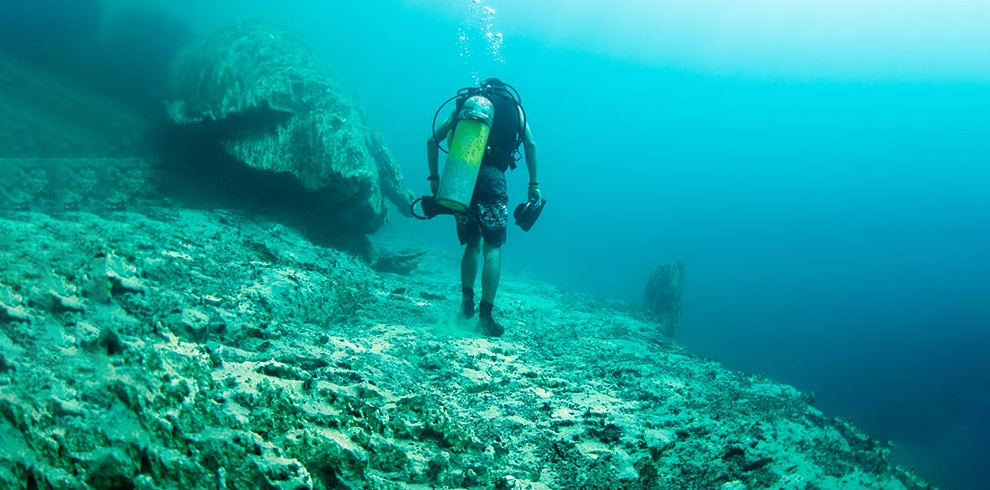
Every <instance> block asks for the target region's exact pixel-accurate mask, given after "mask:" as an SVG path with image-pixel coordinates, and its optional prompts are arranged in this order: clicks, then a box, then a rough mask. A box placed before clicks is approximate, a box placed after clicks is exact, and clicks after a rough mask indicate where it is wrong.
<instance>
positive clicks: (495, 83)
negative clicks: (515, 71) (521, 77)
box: [481, 77, 507, 89]
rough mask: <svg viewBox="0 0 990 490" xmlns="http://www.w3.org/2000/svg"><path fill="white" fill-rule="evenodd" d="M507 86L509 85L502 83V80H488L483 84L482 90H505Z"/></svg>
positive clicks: (492, 78) (493, 78)
mask: <svg viewBox="0 0 990 490" xmlns="http://www.w3.org/2000/svg"><path fill="white" fill-rule="evenodd" d="M506 85H507V84H506V83H505V82H503V81H501V80H499V79H498V78H495V77H491V78H488V79H486V80H485V81H483V82H481V88H495V89H498V88H503V89H504V88H505V86H506Z"/></svg>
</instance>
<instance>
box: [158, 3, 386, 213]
mask: <svg viewBox="0 0 990 490" xmlns="http://www.w3.org/2000/svg"><path fill="white" fill-rule="evenodd" d="M170 92H171V101H170V103H169V104H168V114H169V117H170V119H171V120H172V121H173V122H175V123H177V124H180V125H188V126H191V127H192V128H193V129H194V130H199V131H200V133H201V134H208V135H210V137H215V139H216V141H217V143H218V144H219V145H220V147H221V148H222V151H223V152H224V153H226V155H227V156H229V157H231V158H233V159H234V160H236V161H238V162H241V163H243V164H244V165H247V166H248V167H250V168H252V169H257V170H261V171H264V172H272V173H279V174H286V175H290V176H292V178H293V179H294V181H295V182H296V183H297V184H298V185H299V186H300V188H301V189H302V190H303V191H304V192H306V193H307V194H308V195H307V196H306V197H307V199H306V201H307V204H306V206H307V207H308V208H313V207H316V208H318V209H321V210H322V212H319V214H321V215H323V216H326V217H327V218H328V219H329V220H330V221H332V222H334V224H336V225H340V226H341V227H342V231H345V232H358V233H370V232H373V231H375V230H377V229H378V228H379V227H380V226H381V225H382V224H383V223H384V220H385V204H384V199H385V198H391V199H392V200H393V201H395V202H396V203H397V204H398V205H399V206H400V209H402V208H403V203H404V202H405V201H404V199H405V195H404V193H403V191H402V190H401V188H400V187H399V182H400V181H401V179H402V177H401V175H400V172H399V170H398V167H397V166H396V164H395V160H394V158H393V157H392V156H391V154H390V153H389V152H388V150H387V149H386V148H385V147H384V145H383V144H382V141H381V137H380V136H378V135H377V134H376V133H375V132H374V131H372V130H370V129H369V128H368V127H367V125H366V124H365V122H364V118H363V117H362V114H361V112H360V110H359V108H358V106H357V104H356V103H355V102H354V101H353V100H351V98H350V97H348V96H347V95H346V94H345V93H344V91H343V90H342V88H341V86H340V84H339V83H338V82H337V81H336V80H335V79H334V78H333V76H332V75H331V72H330V70H329V69H328V68H327V67H326V66H324V65H323V64H322V63H320V62H319V61H318V59H317V57H316V56H315V55H314V53H313V51H312V50H311V49H310V47H309V46H307V45H306V44H305V43H304V42H303V41H302V40H300V39H299V38H298V37H297V36H295V35H294V34H293V33H292V32H291V31H290V30H288V29H286V28H283V27H282V26H279V25H277V24H273V23H268V22H264V21H245V22H240V23H236V24H233V25H230V26H228V27H226V28H222V29H220V30H218V31H217V32H215V33H214V34H213V35H212V36H211V37H209V38H208V39H206V40H205V41H203V42H201V43H197V44H195V45H193V46H190V47H189V48H187V49H186V50H184V51H183V52H182V53H181V54H180V55H179V56H178V57H177V58H176V60H175V62H174V63H173V67H172V71H171V76H170Z"/></svg>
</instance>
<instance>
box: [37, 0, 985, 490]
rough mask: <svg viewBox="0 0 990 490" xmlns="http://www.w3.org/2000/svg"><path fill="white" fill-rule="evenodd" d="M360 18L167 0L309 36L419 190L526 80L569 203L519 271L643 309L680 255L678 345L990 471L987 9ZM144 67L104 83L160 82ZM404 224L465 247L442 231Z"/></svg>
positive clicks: (262, 5)
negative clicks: (439, 140)
mask: <svg viewBox="0 0 990 490" xmlns="http://www.w3.org/2000/svg"><path fill="white" fill-rule="evenodd" d="M18 1H24V0H18ZM65 1H66V2H68V0H65ZM48 3H52V4H57V3H58V2H50V1H49V2H48ZM122 3H123V2H118V1H105V2H103V6H104V8H105V9H107V10H112V9H114V8H118V7H119V5H120V4H122ZM276 3H277V4H278V5H277V6H276ZM344 3H345V2H336V1H335V2H318V1H316V0H308V1H302V0H293V1H285V2H274V1H271V2H261V1H248V2H244V1H237V2H235V1H233V0H230V1H220V2H200V1H193V0H184V1H171V2H164V1H163V2H160V4H155V3H153V2H152V3H151V4H152V5H155V6H156V7H158V8H161V9H162V10H165V11H167V12H168V13H170V14H171V15H173V16H174V17H175V18H176V19H179V20H181V21H182V22H184V23H186V24H188V26H189V27H190V28H191V29H192V30H193V31H195V32H199V33H206V32H209V30H210V29H212V28H214V27H216V26H218V25H221V24H223V23H225V22H227V21H229V20H231V19H235V18H239V17H243V16H257V15H265V16H274V17H277V18H280V19H283V20H285V21H287V22H289V23H290V24H292V25H293V26H295V27H296V28H298V29H299V30H300V32H301V33H302V34H303V35H304V36H305V37H306V38H307V39H309V40H310V41H311V42H312V43H313V45H314V46H315V47H316V48H317V49H318V50H319V51H320V52H321V53H322V54H323V55H324V56H325V57H326V59H327V60H328V61H329V62H330V63H331V64H332V66H334V67H335V69H336V70H337V75H338V76H339V77H340V79H341V80H342V81H343V82H344V84H345V85H346V86H348V87H351V88H352V89H353V91H354V93H355V95H357V96H358V97H359V98H360V99H361V100H362V101H363V102H364V105H365V106H366V108H367V112H368V116H369V119H370V120H371V122H372V124H373V125H374V126H376V127H378V128H380V129H381V130H382V132H383V133H384V135H385V137H386V140H387V141H388V144H389V146H390V147H391V149H392V151H393V153H394V154H395V156H396V157H397V159H398V160H399V161H400V162H401V164H402V166H403V169H404V171H405V174H406V177H407V182H408V183H409V185H410V186H412V187H413V188H414V189H415V190H417V192H420V193H426V192H427V191H428V186H427V183H426V180H425V176H426V168H425V148H424V145H425V140H426V138H427V136H428V134H429V124H430V120H431V118H432V116H433V113H434V111H435V110H436V108H437V106H438V105H439V103H440V102H442V101H443V100H445V99H446V98H447V97H449V96H450V95H452V94H453V93H454V91H455V90H456V89H457V88H460V87H463V86H466V85H470V84H472V83H474V82H475V81H477V80H478V79H479V78H486V77H488V76H499V77H501V78H502V79H504V80H506V81H508V82H510V83H512V84H513V85H515V86H516V87H517V88H518V89H519V91H520V92H521V94H522V97H523V102H524V105H525V107H526V110H527V114H528V115H529V122H530V124H531V125H532V127H533V130H534V133H535V136H536V139H537V141H538V144H539V148H540V155H541V169H540V181H541V184H542V187H543V192H544V197H546V198H547V199H548V200H549V201H550V203H549V205H548V207H547V210H546V212H545V213H544V216H543V217H542V218H541V221H540V222H539V223H538V224H537V226H536V227H535V228H534V229H533V231H531V232H529V233H523V232H521V231H520V230H518V229H512V230H510V235H509V242H508V244H507V245H506V249H505V255H504V260H503V263H504V266H505V268H506V273H507V274H512V273H518V272H519V271H524V272H526V273H530V274H533V275H536V276H539V277H542V278H545V279H548V280H550V281H552V282H554V283H557V284H559V285H560V286H561V287H563V288H565V289H569V290H575V291H580V292H586V293H591V294H595V295H600V296H604V297H610V298H616V299H622V300H628V301H638V300H639V299H640V296H641V294H642V291H643V287H644V285H645V282H646V278H647V276H648V275H649V273H650V272H651V271H652V269H653V268H654V267H655V266H656V265H657V264H659V263H660V262H662V261H665V260H668V259H679V260H682V261H684V262H685V264H686V267H687V274H688V276H687V277H688V285H687V289H686V291H685V305H684V318H683V321H682V324H681V325H680V327H679V328H678V339H679V340H680V341H681V342H683V343H684V344H686V345H688V346H689V347H690V348H691V349H693V350H694V351H695V352H698V353H700V354H702V355H706V356H709V357H713V358H716V359H718V360H720V361H722V362H723V363H724V364H726V365H727V366H729V367H731V368H735V369H740V370H743V371H748V372H758V373H764V374H767V375H769V376H771V377H773V378H775V379H779V380H782V381H785V382H788V383H791V384H793V385H795V386H797V387H799V388H800V389H801V390H804V391H811V392H814V393H815V394H816V396H817V400H818V405H819V407H820V408H822V409H823V410H824V411H825V412H826V413H828V414H829V415H833V416H843V417H849V418H852V419H854V420H855V421H856V422H857V423H859V424H860V425H861V426H863V427H864V428H865V429H866V430H867V431H869V432H870V433H872V434H873V435H875V436H876V437H877V438H878V439H881V440H893V441H895V442H896V443H897V447H896V448H895V450H894V453H895V455H896V456H897V457H898V458H899V460H900V461H902V462H904V463H905V464H910V465H913V466H915V467H917V468H918V469H919V471H920V472H921V473H922V475H924V476H926V477H927V478H929V479H931V480H932V481H934V482H935V483H936V484H939V485H940V486H941V487H942V488H945V489H960V490H961V489H968V488H979V487H981V486H982V484H981V483H979V482H982V481H986V480H987V479H988V478H990V470H988V469H987V467H986V465H985V464H984V459H985V443H986V441H987V440H990V439H988V438H990V395H988V394H987V393H986V387H987V386H990V360H988V358H987V356H986V351H987V347H988V346H990V301H987V297H988V294H990V254H988V253H987V250H988V248H990V247H988V246H990V200H988V198H987V195H988V192H987V191H988V187H990V147H988V144H987V141H990V64H988V62H987V60H986V59H981V58H978V56H979V54H980V53H985V52H986V51H987V49H988V48H990V36H988V35H987V34H984V33H983V28H982V27H981V26H985V25H987V24H988V21H990V7H983V6H979V5H976V4H972V3H973V2H969V3H966V2H963V1H962V0H956V1H949V2H945V1H943V2H934V1H931V2H928V3H924V2H919V1H907V2H899V3H896V4H895V3H892V2H871V3H870V4H869V5H860V4H857V3H854V2H844V1H839V2H824V1H818V2H814V3H808V4H806V5H803V6H802V8H801V10H795V9H787V8H784V7H781V6H775V5H772V4H771V3H769V2H764V3H761V4H747V5H743V4H742V3H741V2H737V3H728V2H723V3H721V4H719V6H718V8H717V9H715V8H706V7H701V6H694V5H693V4H684V6H678V5H675V3H674V2H637V1H626V2H588V1H580V2H576V1H572V2H563V1H561V2H554V1H547V2H539V4H540V5H539V6H533V5H531V4H532V3H536V2H525V1H521V0H519V1H511V0H506V1H501V2H500V1H497V0H487V1H484V2H474V1H472V0H418V1H398V0H379V1H369V2H346V3H347V4H349V6H346V7H342V6H340V5H338V4H341V5H342V4H344ZM207 4H208V5H207ZM60 25H62V26H63V29H64V28H65V26H66V25H68V26H71V25H72V23H71V22H63V23H62V24H60ZM67 30H68V31H69V32H70V33H71V31H72V29H67ZM63 33H65V31H63ZM489 34H490V35H491V36H489ZM499 34H501V36H499ZM177 37H179V36H177ZM145 61H147V63H148V65H147V66H142V65H141V64H140V62H138V63H133V62H130V63H127V64H124V63H121V64H118V65H113V64H111V67H112V68H111V69H112V70H113V71H114V72H115V74H116V76H119V77H120V78H123V79H126V78H128V77H140V76H147V74H148V73H151V72H154V70H156V67H155V66H152V61H153V60H151V59H145ZM525 179H526V175H525V171H522V170H520V171H517V172H515V173H514V174H512V175H511V176H510V199H511V200H512V201H513V202H516V201H521V200H523V198H524V195H525V183H526V180H525ZM392 227H393V229H395V230H397V231H399V232H403V233H409V234H414V235H415V236H416V238H417V239H419V240H425V241H427V242H428V243H432V244H435V245H437V246H441V247H445V248H449V249H451V250H452V251H455V252H456V241H455V238H454V235H453V229H452V225H451V224H450V223H449V222H446V223H444V222H439V221H438V220H437V222H430V223H426V224H424V223H418V222H411V221H398V222H396V223H394V224H393V225H392ZM452 280H453V279H452Z"/></svg>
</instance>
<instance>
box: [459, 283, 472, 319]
mask: <svg viewBox="0 0 990 490" xmlns="http://www.w3.org/2000/svg"><path fill="white" fill-rule="evenodd" d="M461 314H462V315H464V318H471V317H473V316H474V289H471V288H464V289H462V290H461Z"/></svg>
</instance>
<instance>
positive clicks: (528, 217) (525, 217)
mask: <svg viewBox="0 0 990 490" xmlns="http://www.w3.org/2000/svg"><path fill="white" fill-rule="evenodd" d="M546 205H547V200H546V199H540V200H539V201H526V202H524V203H522V204H520V205H518V206H516V210H515V211H513V212H512V216H514V217H515V218H516V224H517V225H519V227H520V228H522V229H523V231H529V229H530V228H532V227H533V225H534V224H535V223H536V219H537V218H539V217H540V213H542V212H543V206H546Z"/></svg>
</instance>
